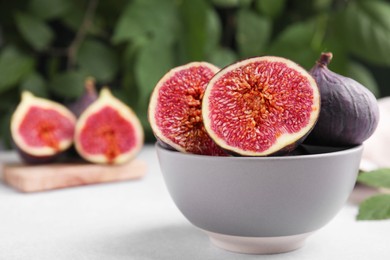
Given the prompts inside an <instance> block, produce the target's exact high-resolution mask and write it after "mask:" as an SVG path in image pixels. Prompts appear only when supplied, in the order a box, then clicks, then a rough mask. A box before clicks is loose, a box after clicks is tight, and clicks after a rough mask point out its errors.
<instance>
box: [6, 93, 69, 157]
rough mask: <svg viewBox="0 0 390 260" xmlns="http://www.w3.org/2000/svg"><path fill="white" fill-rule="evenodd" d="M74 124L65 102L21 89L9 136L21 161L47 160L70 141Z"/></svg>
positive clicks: (59, 151)
mask: <svg viewBox="0 0 390 260" xmlns="http://www.w3.org/2000/svg"><path fill="white" fill-rule="evenodd" d="M75 124H76V117H75V116H74V115H73V114H72V113H71V112H70V111H69V110H68V109H67V108H66V107H65V106H63V105H61V104H59V103H57V102H54V101H50V100H47V99H44V98H39V97H36V96H34V95H33V94H32V93H30V92H28V91H24V92H23V93H22V96H21V101H20V103H19V105H18V106H17V108H16V110H15V112H14V113H13V115H12V118H11V124H10V127H11V136H12V140H13V142H14V144H15V145H16V147H17V150H18V151H19V152H20V155H21V157H22V158H23V159H24V161H26V162H28V163H44V162H50V161H53V160H54V159H56V157H57V155H59V154H61V153H62V152H63V151H65V150H67V149H68V148H69V147H70V146H71V145H72V143H73V134H74V127H75Z"/></svg>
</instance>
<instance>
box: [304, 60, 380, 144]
mask: <svg viewBox="0 0 390 260" xmlns="http://www.w3.org/2000/svg"><path fill="white" fill-rule="evenodd" d="M332 57H333V56H332V53H322V55H321V57H320V59H319V60H318V61H317V63H316V65H315V66H314V67H313V68H312V69H311V71H310V73H311V75H312V76H313V77H314V79H315V80H316V82H317V85H318V87H319V89H320V93H321V103H322V106H321V112H320V116H319V119H318V122H317V124H316V126H315V127H314V129H313V131H312V132H311V133H310V135H309V136H308V138H307V139H306V140H305V143H308V144H314V145H327V146H336V147H340V146H353V145H359V144H361V143H363V142H364V141H365V140H366V139H368V138H369V137H370V136H371V135H372V134H373V133H374V131H375V129H376V127H377V125H378V122H379V108H378V103H377V100H376V98H375V96H374V95H373V94H372V93H371V92H370V91H369V90H368V89H367V88H366V87H364V86H363V85H361V84H360V83H358V82H357V81H355V80H353V79H351V78H347V77H344V76H342V75H339V74H337V73H335V72H332V71H331V70H329V69H328V67H327V66H328V64H329V63H330V61H331V59H332Z"/></svg>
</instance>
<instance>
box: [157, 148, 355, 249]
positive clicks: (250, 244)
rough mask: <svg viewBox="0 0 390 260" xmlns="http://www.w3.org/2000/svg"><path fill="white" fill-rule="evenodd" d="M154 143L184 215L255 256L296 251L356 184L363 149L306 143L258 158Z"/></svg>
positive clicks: (221, 243) (216, 240)
mask: <svg viewBox="0 0 390 260" xmlns="http://www.w3.org/2000/svg"><path fill="white" fill-rule="evenodd" d="M156 149H157V154H158V158H159V162H160V167H161V171H162V173H163V176H164V180H165V183H166V186H167V188H168V191H169V193H170V195H171V197H172V198H173V200H174V202H175V204H176V205H177V207H178V208H179V209H180V211H181V212H182V213H183V215H184V216H185V217H186V218H187V219H188V220H189V221H190V222H191V223H192V224H193V225H195V226H197V227H199V228H200V229H202V230H204V231H205V232H206V233H207V234H208V235H209V236H210V239H211V241H212V242H213V244H215V245H217V246H218V247H221V248H224V249H227V250H230V251H235V252H242V253H256V254H269V253H280V252H287V251H290V250H294V249H297V248H299V247H301V246H302V245H303V244H304V241H305V239H306V237H307V236H308V235H310V234H311V233H312V232H314V231H316V230H318V229H319V228H321V227H323V226H324V225H325V224H327V223H328V222H329V221H330V220H331V219H332V218H333V217H334V216H335V215H336V214H337V212H338V211H339V210H340V209H341V208H342V206H343V205H344V203H345V202H346V200H347V198H348V196H349V194H350V193H351V191H352V189H353V187H354V184H355V181H356V177H357V173H358V169H359V163H360V159H361V154H362V150H363V148H362V146H357V147H353V148H349V149H343V150H341V149H338V150H337V149H330V148H324V147H309V146H308V147H306V149H307V150H308V151H309V152H310V153H311V154H309V155H296V156H279V157H257V158H255V157H212V156H201V155H193V154H184V153H179V152H175V151H170V150H167V149H165V148H162V147H161V146H160V145H158V144H157V145H156ZM313 153H314V154H313Z"/></svg>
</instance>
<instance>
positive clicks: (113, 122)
mask: <svg viewBox="0 0 390 260" xmlns="http://www.w3.org/2000/svg"><path fill="white" fill-rule="evenodd" d="M143 141H144V133H143V128H142V125H141V123H140V121H139V119H138V117H137V116H136V114H135V113H134V112H133V111H132V110H131V108H130V107H128V106H127V105H125V104H124V103H123V102H121V101H120V100H119V99H117V98H115V97H114V96H113V95H112V94H111V92H110V91H109V90H108V89H107V88H103V89H102V90H101V91H100V94H99V97H98V99H97V100H96V101H95V102H93V103H92V104H91V105H90V106H88V108H87V109H86V110H85V111H84V112H83V113H82V114H81V115H80V117H79V119H78V120H77V124H76V130H75V137H74V142H75V148H76V150H77V152H78V153H79V155H80V156H81V157H82V158H84V159H85V160H87V161H89V162H92V163H101V164H121V163H125V162H127V161H130V160H131V159H132V158H134V157H135V156H136V155H137V154H138V152H139V151H140V149H141V148H142V146H143Z"/></svg>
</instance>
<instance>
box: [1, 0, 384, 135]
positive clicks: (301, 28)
mask: <svg viewBox="0 0 390 260" xmlns="http://www.w3.org/2000/svg"><path fill="white" fill-rule="evenodd" d="M0 48H1V49H0V115H1V118H0V129H1V137H2V138H3V140H5V141H7V140H9V133H8V131H9V130H8V124H9V118H10V115H11V113H12V112H13V110H14V108H15V106H16V105H17V103H18V102H19V96H20V91H21V90H24V89H27V90H30V91H32V92H33V93H35V94H36V95H38V96H42V97H47V98H50V99H53V100H57V101H59V102H62V103H65V104H66V103H69V102H72V101H74V100H75V99H76V98H77V97H79V96H80V95H81V94H82V91H83V82H84V79H85V78H86V77H87V76H93V77H95V78H96V79H97V82H98V84H99V85H100V86H102V85H109V86H111V88H112V89H113V91H114V94H115V95H116V96H117V97H119V98H120V99H122V100H123V101H124V102H126V103H127V104H129V105H130V106H131V107H132V108H133V109H134V110H135V111H136V113H137V114H138V115H139V117H140V118H141V120H142V122H143V125H144V127H145V130H146V134H147V137H148V138H147V140H152V135H151V132H150V127H149V125H148V122H147V118H146V114H147V105H148V101H149V95H150V93H151V91H152V89H153V88H154V86H155V84H156V82H157V81H158V80H159V79H160V77H161V76H162V75H163V74H165V73H166V72H167V71H168V70H169V69H170V68H172V67H174V66H177V65H181V64H184V63H187V62H190V61H194V60H205V61H209V62H211V63H214V64H215V65H218V66H221V67H222V66H225V65H227V64H229V63H232V62H234V61H235V60H238V59H243V58H246V57H250V56H260V55H278V56H284V57H287V58H290V59H292V60H294V61H296V62H297V63H299V64H301V65H302V66H303V67H304V68H306V69H310V68H311V67H312V66H313V64H314V63H315V60H316V59H317V58H318V56H319V54H320V53H321V52H323V51H332V52H333V54H334V60H333V62H332V64H331V69H333V70H334V71H336V72H338V73H341V74H343V75H347V76H350V77H353V78H355V79H356V80H358V81H360V82H361V83H363V84H364V85H366V86H367V87H368V88H370V89H371V90H372V91H373V92H374V93H375V94H376V95H377V96H378V97H379V96H380V95H381V93H380V92H379V90H378V86H377V82H376V79H375V77H374V76H373V74H372V69H370V68H381V69H387V70H388V69H389V68H390V4H389V2H387V1H385V0H350V1H347V0H313V1H309V0H196V1H194V0H131V1H126V0H110V1H109V0H100V1H99V0H26V1H22V0H15V1H1V2H0ZM382 95H383V94H382ZM1 137H0V138H1Z"/></svg>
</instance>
